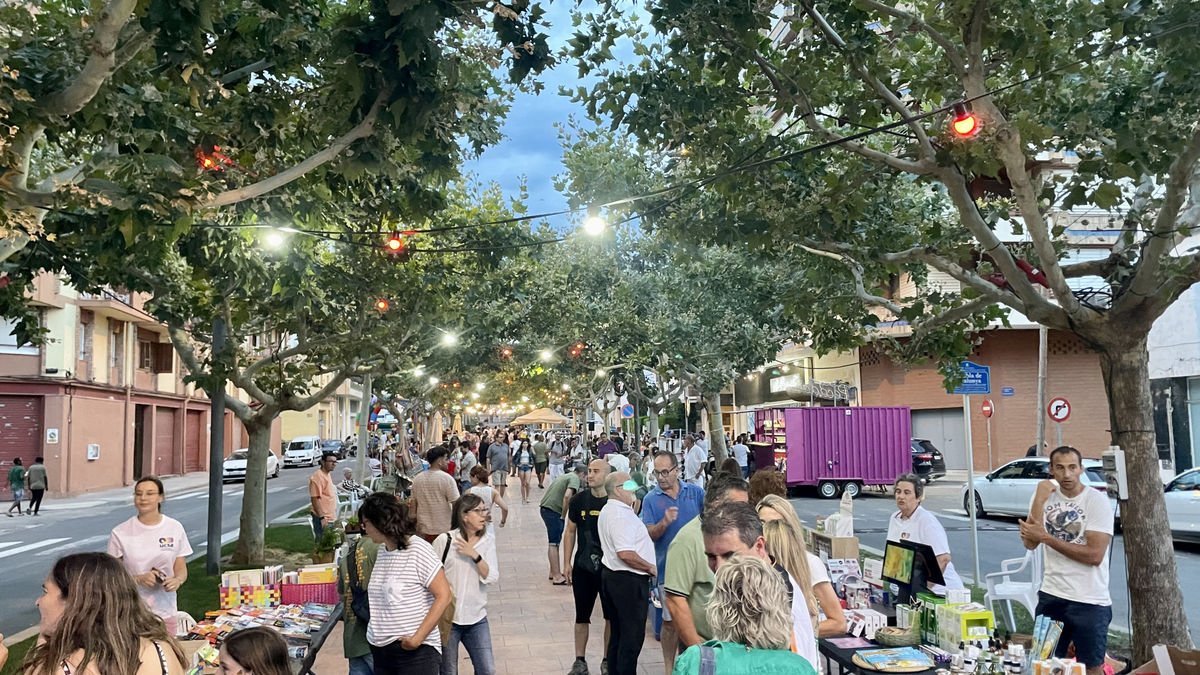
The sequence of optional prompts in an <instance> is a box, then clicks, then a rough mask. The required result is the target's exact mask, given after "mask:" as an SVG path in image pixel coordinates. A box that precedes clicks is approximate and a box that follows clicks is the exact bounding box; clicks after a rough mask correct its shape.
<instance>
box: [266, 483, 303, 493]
mask: <svg viewBox="0 0 1200 675" xmlns="http://www.w3.org/2000/svg"><path fill="white" fill-rule="evenodd" d="M295 489H296V488H291V487H288V486H286V485H280V486H279V487H273V488H269V489H268V490H267V494H269V495H270V494H275V493H277V492H286V491H288V490H295Z"/></svg>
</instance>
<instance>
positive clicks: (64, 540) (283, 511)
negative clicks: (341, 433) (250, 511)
mask: <svg viewBox="0 0 1200 675" xmlns="http://www.w3.org/2000/svg"><path fill="white" fill-rule="evenodd" d="M352 464H353V460H347V461H346V462H343V463H342V465H341V466H339V467H338V470H339V471H338V473H336V474H335V475H338V476H340V475H341V473H340V469H341V468H343V467H346V466H352ZM314 470H315V469H310V468H298V469H284V470H282V471H281V472H280V475H279V478H276V479H273V480H269V481H267V521H268V522H270V521H271V520H274V519H276V518H280V517H283V516H287V515H288V514H290V513H292V512H293V511H295V510H296V509H298V508H300V507H301V506H305V505H307V504H308V492H307V487H308V477H309V476H310V475H312V472H313V471H314ZM173 480H175V479H167V486H166V489H167V499H166V502H165V503H164V504H163V513H165V514H166V515H168V516H170V517H172V518H174V519H176V520H178V521H179V522H181V523H182V524H183V526H184V528H185V529H186V530H187V533H188V539H189V540H190V542H191V544H192V548H193V549H194V550H195V551H196V552H197V553H199V552H200V551H201V550H203V545H204V543H205V541H206V536H207V528H208V525H207V522H208V499H207V494H208V488H207V483H203V484H202V485H195V484H196V483H197V481H198V480H200V479H199V475H198V474H189V475H188V476H187V478H186V480H188V484H189V485H195V486H194V487H188V488H186V489H185V490H183V491H182V492H179V493H178V494H175V493H174V492H173V491H172V489H171V482H172V481H173ZM125 492H126V494H125V495H124V496H121V495H119V494H114V493H113V492H111V491H110V492H106V493H103V494H101V495H81V496H79V497H75V498H72V499H64V500H52V499H47V500H46V502H45V503H44V504H43V507H42V512H41V515H40V516H38V517H31V516H22V517H20V518H3V519H0V565H3V566H4V569H5V586H6V587H7V588H8V589H9V590H8V591H7V592H6V597H5V611H4V612H3V614H2V615H0V633H4V634H5V635H6V636H9V635H13V634H15V633H18V632H20V631H22V630H25V629H26V628H29V627H30V626H34V625H36V624H37V622H38V612H37V607H36V606H35V605H34V601H36V600H37V597H38V595H39V594H40V593H41V586H42V581H43V580H44V579H45V577H46V574H48V573H49V571H50V567H51V565H53V563H54V561H55V560H56V559H58V558H59V557H60V556H63V555H66V554H68V553H75V552H79V551H103V550H105V547H106V546H107V544H108V536H109V532H110V531H111V530H112V528H113V527H114V526H116V525H118V524H119V523H121V522H122V521H124V520H126V519H128V518H130V517H132V516H133V515H134V509H133V488H132V487H129V488H128V489H127V490H126V491H125ZM223 493H224V495H225V498H224V502H223V507H222V508H223V510H222V518H221V532H222V537H223V539H224V540H225V541H230V540H232V539H233V538H234V534H233V533H234V532H236V530H237V527H238V517H239V515H240V513H241V504H242V502H241V497H242V484H241V483H226V484H225V486H224V489H223Z"/></svg>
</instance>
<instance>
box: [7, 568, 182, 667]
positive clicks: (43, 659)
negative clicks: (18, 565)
mask: <svg viewBox="0 0 1200 675" xmlns="http://www.w3.org/2000/svg"><path fill="white" fill-rule="evenodd" d="M37 608H38V612H39V613H40V614H41V624H40V626H39V628H40V632H41V634H40V635H39V636H38V643H37V645H35V646H34V648H33V649H31V650H29V653H28V654H26V655H25V661H24V663H23V664H22V665H21V671H20V672H22V673H24V674H25V675H180V674H181V673H183V670H184V668H183V662H184V657H183V652H182V651H181V650H180V649H179V644H178V643H177V642H175V638H173V637H172V636H170V635H168V634H167V628H166V625H165V624H164V623H163V621H162V619H160V618H159V617H157V616H155V615H154V613H153V612H152V611H150V608H149V607H147V606H146V603H145V602H143V601H142V598H141V596H140V595H138V589H137V586H135V585H134V580H133V577H132V576H130V574H129V572H127V571H126V570H125V567H124V566H123V565H122V564H121V561H119V560H117V559H116V558H114V557H112V556H110V555H108V554H107V553H74V554H72V555H67V556H63V557H62V558H59V559H58V562H56V563H54V567H53V568H51V570H50V574H49V575H48V576H47V577H46V580H45V581H44V582H42V595H41V597H39V598H38V600H37Z"/></svg>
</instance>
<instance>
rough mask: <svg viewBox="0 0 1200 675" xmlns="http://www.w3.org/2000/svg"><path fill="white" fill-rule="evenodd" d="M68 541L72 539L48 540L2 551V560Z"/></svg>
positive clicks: (0, 555) (0, 556)
mask: <svg viewBox="0 0 1200 675" xmlns="http://www.w3.org/2000/svg"><path fill="white" fill-rule="evenodd" d="M68 539H70V537H62V538H60V539H46V540H45V541H36V542H34V543H32V544H25V545H24V546H18V547H16V548H10V549H8V550H7V551H0V558H7V557H9V556H10V555H16V554H18V553H24V552H26V551H32V550H34V549H39V548H45V547H46V546H53V545H55V544H57V543H59V542H63V541H67V540H68ZM18 543H19V542H18Z"/></svg>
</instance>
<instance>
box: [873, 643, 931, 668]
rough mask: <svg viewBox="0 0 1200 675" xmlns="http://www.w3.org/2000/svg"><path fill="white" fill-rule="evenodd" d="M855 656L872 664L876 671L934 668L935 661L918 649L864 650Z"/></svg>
mask: <svg viewBox="0 0 1200 675" xmlns="http://www.w3.org/2000/svg"><path fill="white" fill-rule="evenodd" d="M855 656H857V657H858V658H860V659H862V660H863V661H865V662H867V663H868V664H870V666H871V667H872V668H874V669H875V670H885V671H886V670H910V669H914V668H933V667H934V663H933V659H931V658H929V655H928V654H926V653H925V652H922V651H921V650H920V649H917V648H916V647H895V648H891V649H864V650H862V651H858V652H855Z"/></svg>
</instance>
